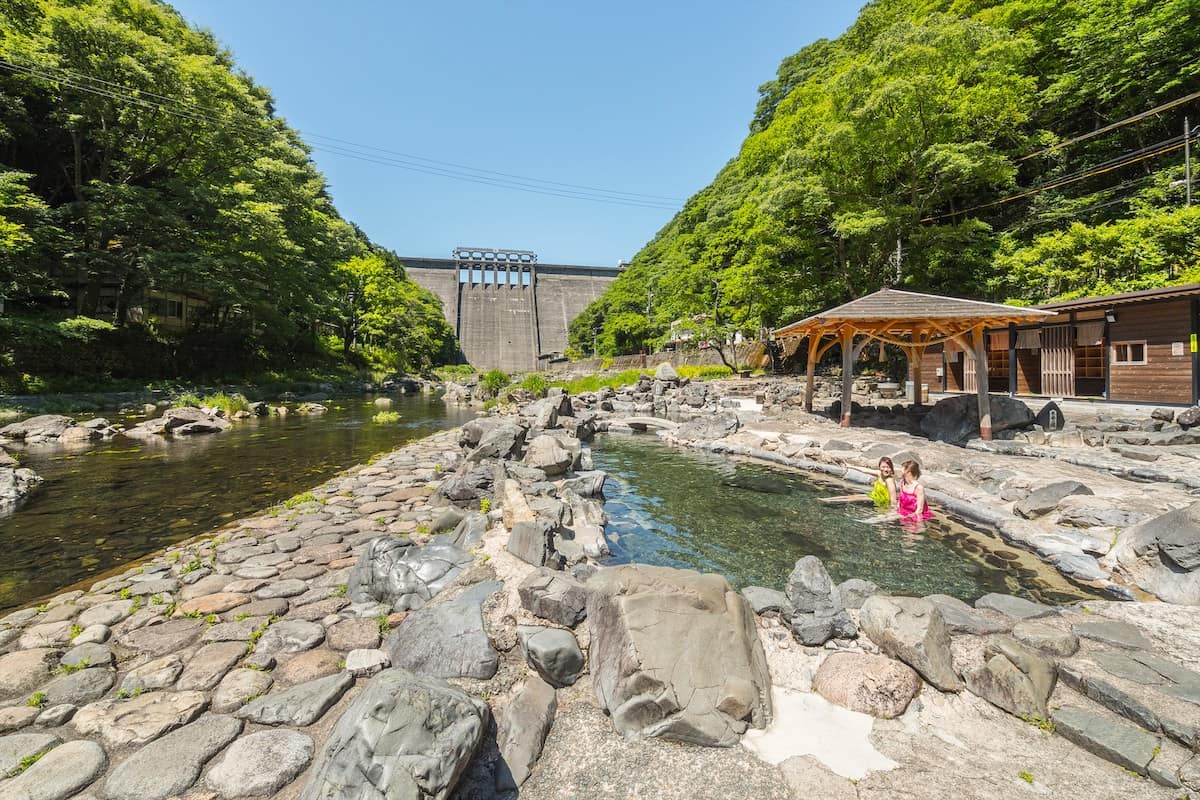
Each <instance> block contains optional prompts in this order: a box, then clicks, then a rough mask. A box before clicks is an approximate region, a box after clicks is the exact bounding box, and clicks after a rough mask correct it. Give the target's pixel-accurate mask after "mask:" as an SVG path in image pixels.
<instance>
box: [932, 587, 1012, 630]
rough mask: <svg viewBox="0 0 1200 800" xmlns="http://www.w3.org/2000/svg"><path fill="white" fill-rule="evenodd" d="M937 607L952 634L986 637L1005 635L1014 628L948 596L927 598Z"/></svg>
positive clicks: (934, 595) (939, 595) (940, 595)
mask: <svg viewBox="0 0 1200 800" xmlns="http://www.w3.org/2000/svg"><path fill="white" fill-rule="evenodd" d="M925 599H926V600H928V601H929V602H931V603H933V604H934V605H935V606H937V609H938V611H941V612H942V621H943V622H945V623H946V627H947V628H948V629H949V630H950V631H951V632H952V633H970V634H973V635H975V636H985V635H987V634H989V633H1003V632H1005V631H1007V630H1008V629H1009V628H1011V627H1012V623H1011V622H1008V623H1004V622H997V621H996V620H993V619H991V618H989V617H985V616H984V615H983V614H980V613H977V612H976V611H975V610H974V609H972V608H971V607H970V606H969V605H967V604H966V603H964V602H963V601H962V600H959V599H958V598H957V597H951V596H950V595H946V594H931V595H929V596H927V597H926V598H925Z"/></svg>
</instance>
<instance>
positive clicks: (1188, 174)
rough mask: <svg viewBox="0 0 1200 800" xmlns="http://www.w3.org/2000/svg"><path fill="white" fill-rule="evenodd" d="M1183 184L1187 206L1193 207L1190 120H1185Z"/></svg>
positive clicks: (1185, 118)
mask: <svg viewBox="0 0 1200 800" xmlns="http://www.w3.org/2000/svg"><path fill="white" fill-rule="evenodd" d="M1183 183H1184V186H1185V187H1186V188H1185V191H1186V193H1187V205H1188V206H1189V207H1190V206H1191V205H1192V128H1191V126H1190V125H1189V124H1188V118H1187V117H1184V118H1183Z"/></svg>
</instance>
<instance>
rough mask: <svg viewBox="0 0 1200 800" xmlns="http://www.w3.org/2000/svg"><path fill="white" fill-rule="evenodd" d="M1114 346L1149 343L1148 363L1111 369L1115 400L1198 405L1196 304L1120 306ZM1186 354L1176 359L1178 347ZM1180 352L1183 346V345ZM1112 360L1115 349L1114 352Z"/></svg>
mask: <svg viewBox="0 0 1200 800" xmlns="http://www.w3.org/2000/svg"><path fill="white" fill-rule="evenodd" d="M1116 314H1117V321H1116V322H1114V323H1111V324H1110V325H1109V326H1108V336H1109V342H1110V343H1111V342H1128V341H1142V340H1145V342H1146V363H1145V364H1136V365H1129V366H1117V365H1115V364H1111V365H1110V367H1109V370H1110V372H1109V376H1110V392H1111V394H1110V395H1109V399H1111V400H1126V401H1132V402H1139V403H1190V402H1191V401H1192V356H1191V351H1190V349H1189V345H1190V340H1191V332H1192V326H1191V319H1190V315H1191V301H1190V300H1188V299H1187V298H1182V299H1178V300H1167V301H1163V302H1160V303H1145V304H1142V305H1128V306H1117V307H1116ZM1175 343H1179V344H1182V345H1183V347H1182V353H1181V354H1180V355H1172V352H1171V350H1172V344H1175ZM1177 349H1178V347H1177ZM1109 356H1110V358H1111V357H1112V351H1111V348H1110V351H1109Z"/></svg>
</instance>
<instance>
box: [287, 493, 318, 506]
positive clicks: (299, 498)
mask: <svg viewBox="0 0 1200 800" xmlns="http://www.w3.org/2000/svg"><path fill="white" fill-rule="evenodd" d="M317 502H320V501H319V500H317V496H316V495H315V494H313V493H312V492H302V493H301V494H298V495H295V496H294V497H289V498H288V499H287V500H284V501H283V505H284V507H285V508H295V507H296V506H298V505H300V504H301V503H317Z"/></svg>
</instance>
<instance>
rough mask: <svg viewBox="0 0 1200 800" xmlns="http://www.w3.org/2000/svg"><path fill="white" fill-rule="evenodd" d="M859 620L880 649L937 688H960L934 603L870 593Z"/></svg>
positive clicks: (953, 690)
mask: <svg viewBox="0 0 1200 800" xmlns="http://www.w3.org/2000/svg"><path fill="white" fill-rule="evenodd" d="M859 623H860V624H861V625H862V630H863V633H865V634H866V635H867V637H868V638H869V639H870V640H871V641H872V642H874V643H875V644H877V645H879V649H880V650H882V651H883V652H885V653H887V654H888V655H890V656H892V657H893V658H898V659H900V660H901V661H903V662H904V663H905V664H908V665H909V666H910V667H912V668H913V669H915V670H916V671H917V672H919V673H921V676H922V677H923V678H925V680H927V681H929V682H930V683H931V684H933V685H934V686H935V687H937V688H938V689H941V690H942V691H944V692H957V691H959V690H960V689H962V681H960V680H959V678H958V675H957V674H956V673H955V671H954V664H953V661H952V659H951V655H950V633H949V631H948V630H947V629H946V623H945V622H944V621H943V620H942V612H941V611H939V610H938V608H937V606H935V605H934V604H933V603H930V602H929V601H928V600H925V599H923V598H919V597H889V596H887V595H881V594H877V595H872V596H871V597H868V598H867V600H866V602H865V603H863V606H862V610H861V611H860V612H859Z"/></svg>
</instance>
